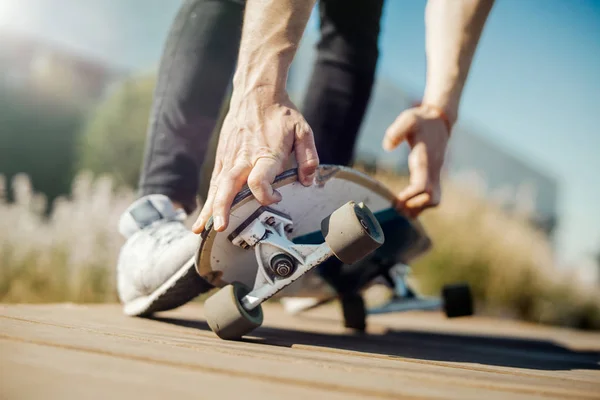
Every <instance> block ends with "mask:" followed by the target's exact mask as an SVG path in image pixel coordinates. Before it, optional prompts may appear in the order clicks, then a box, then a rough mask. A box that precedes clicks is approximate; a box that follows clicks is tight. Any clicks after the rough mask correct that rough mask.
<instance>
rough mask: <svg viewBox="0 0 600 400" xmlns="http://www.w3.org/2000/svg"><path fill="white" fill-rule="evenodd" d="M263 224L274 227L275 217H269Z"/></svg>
mask: <svg viewBox="0 0 600 400" xmlns="http://www.w3.org/2000/svg"><path fill="white" fill-rule="evenodd" d="M265 223H266V224H267V225H269V226H273V225H275V217H269V218H267V219H266V220H265Z"/></svg>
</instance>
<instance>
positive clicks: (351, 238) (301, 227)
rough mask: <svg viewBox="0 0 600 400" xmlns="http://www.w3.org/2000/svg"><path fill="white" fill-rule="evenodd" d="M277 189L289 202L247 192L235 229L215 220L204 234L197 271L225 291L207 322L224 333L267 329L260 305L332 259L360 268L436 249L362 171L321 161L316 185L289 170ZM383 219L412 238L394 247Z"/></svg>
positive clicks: (212, 303)
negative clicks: (263, 201) (370, 258)
mask: <svg viewBox="0 0 600 400" xmlns="http://www.w3.org/2000/svg"><path fill="white" fill-rule="evenodd" d="M273 186H274V188H275V189H276V190H278V191H279V192H280V193H281V195H282V201H281V202H279V203H277V204H273V205H271V206H268V207H264V206H261V205H260V204H259V203H258V202H257V201H256V200H255V199H254V197H253V196H252V194H251V192H250V191H249V190H247V189H246V190H243V191H241V192H240V193H239V194H238V195H237V196H236V198H235V200H234V202H233V205H232V208H231V214H230V222H229V226H228V228H227V229H226V230H225V231H224V232H219V233H217V232H216V231H215V230H214V229H213V227H212V221H209V222H208V224H207V226H206V229H205V231H204V232H203V234H202V240H201V243H200V246H199V249H198V252H197V255H196V269H197V272H198V274H199V275H200V276H201V277H202V278H204V279H205V280H207V281H208V282H209V283H210V284H212V285H214V286H217V287H220V288H221V289H220V290H219V291H218V292H217V293H216V294H214V295H213V296H212V297H210V298H209V299H208V300H207V301H206V303H205V314H206V318H207V322H208V323H209V326H210V327H211V329H213V331H214V332H215V333H216V334H217V335H218V336H220V337H221V338H224V339H238V338H240V337H241V336H243V335H245V334H247V333H249V332H251V331H252V330H253V329H254V328H256V327H258V326H260V324H261V323H262V317H263V315H262V310H261V307H260V304H261V303H262V302H264V301H266V300H267V299H269V298H271V297H272V296H274V295H276V294H277V293H279V292H280V291H282V290H283V289H284V288H287V289H286V290H287V291H293V287H294V285H296V284H294V285H292V283H294V282H296V283H297V281H298V280H300V279H301V278H302V277H305V276H306V274H307V273H308V272H310V271H311V270H312V269H313V268H315V267H318V266H319V265H321V264H323V263H324V262H325V261H326V260H332V259H338V260H340V261H339V262H341V263H343V264H345V265H353V264H356V262H357V261H359V260H360V259H362V258H364V257H365V256H367V255H369V254H371V253H373V254H376V253H377V254H378V257H383V258H385V257H387V258H393V259H394V260H398V259H407V260H409V259H411V258H412V257H414V256H415V255H416V254H420V253H421V252H423V251H424V249H426V248H427V247H428V246H429V239H428V238H427V236H426V235H425V233H424V231H423V229H422V228H421V227H420V225H419V224H418V223H417V222H416V221H411V220H409V219H407V218H405V217H403V216H401V215H400V214H398V213H397V212H396V211H395V210H394V199H395V196H394V195H393V193H392V192H390V191H389V190H388V189H387V188H385V187H384V186H383V185H381V184H380V183H379V182H377V181H376V180H374V179H372V178H370V177H369V176H367V175H364V174H362V173H360V172H358V171H356V170H353V169H350V168H346V167H340V166H332V165H323V166H320V167H319V168H318V171H317V174H316V178H315V181H314V183H313V184H312V185H311V186H309V187H305V186H303V185H301V184H300V182H298V176H297V172H296V170H289V171H287V172H284V173H283V174H281V175H280V176H278V177H277V178H276V180H275V182H274V185H273ZM380 224H384V225H389V226H393V227H394V229H395V230H396V231H398V232H394V235H396V236H397V235H404V237H403V238H402V240H394V241H393V242H391V244H390V246H386V245H385V244H384V234H383V231H382V229H381V225H380ZM382 244H383V246H382ZM290 285H291V286H290ZM296 286H297V285H296Z"/></svg>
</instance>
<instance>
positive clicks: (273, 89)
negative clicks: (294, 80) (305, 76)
mask: <svg viewBox="0 0 600 400" xmlns="http://www.w3.org/2000/svg"><path fill="white" fill-rule="evenodd" d="M282 58H283V57H282V56H281V55H277V54H275V55H264V56H260V57H256V58H255V60H248V61H240V62H238V68H237V69H236V71H235V74H234V77H233V93H232V102H234V101H242V100H243V99H245V98H248V97H252V96H258V97H259V98H261V99H264V100H265V101H272V102H276V101H279V100H280V99H281V98H282V97H284V96H287V92H286V82H287V76H288V70H289V63H287V62H286V61H285V60H284V59H282Z"/></svg>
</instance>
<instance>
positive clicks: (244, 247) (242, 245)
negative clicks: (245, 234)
mask: <svg viewBox="0 0 600 400" xmlns="http://www.w3.org/2000/svg"><path fill="white" fill-rule="evenodd" d="M240 247H241V248H242V249H244V250H245V249H247V248H248V247H250V245H249V244H248V243H247V242H246V241H245V240H243V241H242V243H240Z"/></svg>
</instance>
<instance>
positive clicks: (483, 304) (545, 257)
mask: <svg viewBox="0 0 600 400" xmlns="http://www.w3.org/2000/svg"><path fill="white" fill-rule="evenodd" d="M375 176H376V178H377V179H379V180H380V181H382V182H384V183H385V184H386V185H387V186H389V187H390V188H392V189H395V190H399V189H400V188H401V187H403V186H404V185H405V184H406V180H405V179H403V178H400V177H398V176H395V175H393V174H389V173H385V172H381V171H380V172H377V173H375ZM422 222H423V224H424V225H425V227H426V229H427V231H428V233H429V234H430V236H431V237H432V240H433V242H434V246H433V249H432V250H431V251H430V252H428V253H427V254H426V255H425V256H423V257H422V258H420V259H418V260H417V261H416V262H415V264H414V265H413V271H414V276H415V278H417V279H416V281H417V282H418V284H419V289H420V290H421V291H423V292H425V293H429V294H437V293H439V291H440V289H441V287H442V286H443V285H444V284H448V283H453V282H461V281H462V282H468V283H469V284H470V286H471V288H472V290H473V293H474V296H475V298H476V300H477V303H478V308H479V310H480V311H481V312H484V313H487V314H495V315H507V316H510V317H517V318H520V319H525V320H529V321H535V322H542V323H551V324H558V325H566V326H576V327H580V328H595V329H600V297H599V296H598V294H597V291H595V290H592V289H590V288H589V287H587V288H586V287H582V286H581V284H580V283H578V282H577V280H576V279H575V277H574V276H572V275H570V274H569V272H568V271H561V270H558V269H557V267H556V265H555V260H554V254H553V251H552V248H551V245H550V243H549V240H548V239H547V237H546V236H545V235H544V234H543V233H542V232H539V231H537V230H536V229H535V228H534V227H533V226H532V225H531V224H530V223H528V222H527V216H526V215H518V214H512V215H511V214H509V213H507V212H506V211H505V210H503V209H502V208H501V207H500V206H499V205H495V204H492V203H490V202H489V201H484V200H483V197H482V196H481V188H478V187H477V185H476V184H475V185H472V186H465V185H461V186H457V185H453V184H451V183H447V184H446V185H445V186H444V199H443V201H442V204H441V206H440V207H439V208H437V209H436V210H431V211H428V212H426V213H424V215H423V218H422Z"/></svg>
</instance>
